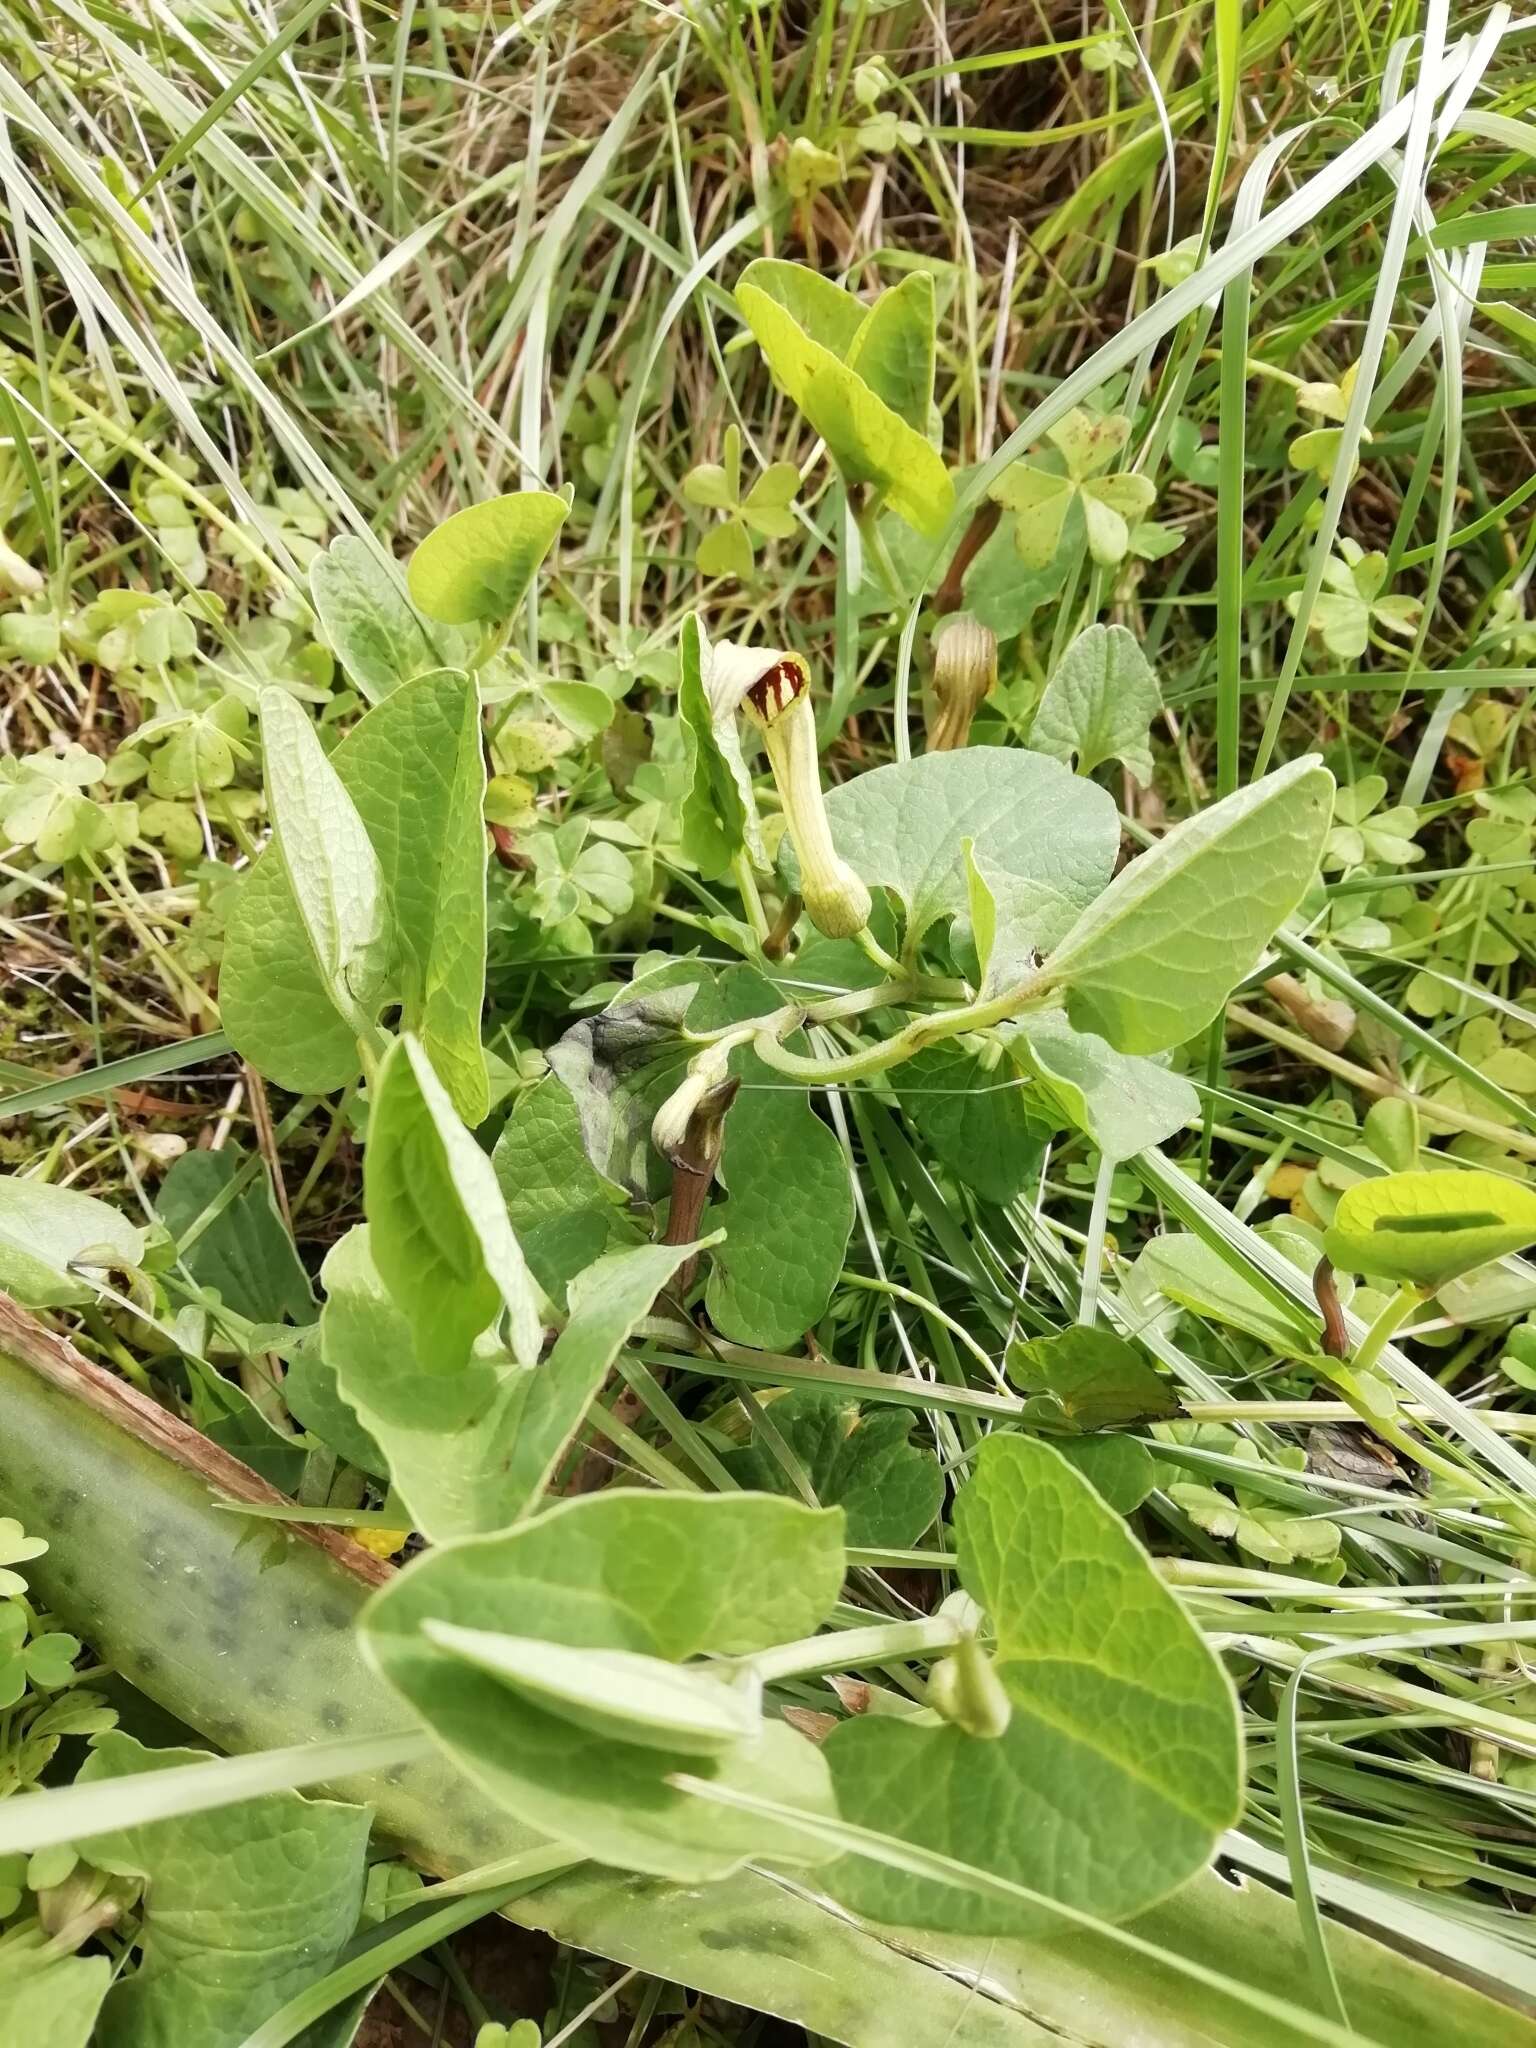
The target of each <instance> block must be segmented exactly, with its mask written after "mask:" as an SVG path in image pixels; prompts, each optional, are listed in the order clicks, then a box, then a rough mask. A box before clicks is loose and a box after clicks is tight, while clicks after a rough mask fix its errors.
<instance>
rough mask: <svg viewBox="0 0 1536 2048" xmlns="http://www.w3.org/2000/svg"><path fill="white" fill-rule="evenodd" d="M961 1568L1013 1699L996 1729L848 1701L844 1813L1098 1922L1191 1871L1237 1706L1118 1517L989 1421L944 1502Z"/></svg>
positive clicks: (861, 1887)
mask: <svg viewBox="0 0 1536 2048" xmlns="http://www.w3.org/2000/svg"><path fill="white" fill-rule="evenodd" d="M955 1538H956V1542H957V1545H958V1547H959V1551H960V1578H961V1581H962V1583H963V1585H964V1587H965V1589H966V1591H967V1592H969V1593H970V1594H971V1595H972V1597H973V1598H974V1599H975V1600H977V1601H978V1602H979V1603H980V1605H981V1606H982V1608H983V1609H984V1610H985V1612H986V1615H987V1619H988V1624H989V1626H990V1630H991V1637H992V1642H993V1645H994V1650H993V1669H994V1672H995V1674H996V1677H997V1679H998V1680H999V1681H1000V1682H1001V1685H1002V1687H1003V1690H1004V1692H1005V1693H1006V1695H1007V1697H1008V1699H1009V1701H1010V1702H1011V1704H1012V1716H1011V1718H1010V1720H1009V1722H1008V1726H1007V1728H1006V1730H1005V1732H1003V1733H1002V1734H1001V1735H995V1736H990V1737H989V1736H978V1735H970V1734H966V1733H965V1732H963V1731H962V1730H961V1729H960V1728H958V1727H954V1726H944V1727H940V1728H934V1727H930V1726H925V1725H923V1724H922V1723H921V1722H918V1721H913V1720H910V1719H904V1718H903V1719H898V1718H895V1717H892V1716H883V1715H867V1714H866V1715H859V1716H857V1717H855V1718H853V1719H851V1720H848V1721H845V1722H843V1723H842V1724H841V1725H840V1726H838V1727H837V1728H835V1729H834V1730H833V1732H832V1733H831V1735H830V1736H829V1737H828V1738H827V1740H826V1742H825V1744H824V1745H823V1751H824V1754H825V1755H826V1757H827V1760H828V1762H829V1763H830V1765H831V1768H832V1775H833V1781H834V1783H835V1786H836V1789H837V1798H838V1806H839V1809H840V1811H841V1813H842V1815H843V1817H844V1818H845V1819H846V1820H849V1821H851V1822H853V1823H854V1824H855V1825H858V1826H864V1827H871V1828H875V1829H879V1830H882V1831H884V1832H886V1833H889V1834H894V1835H899V1836H902V1837H905V1838H906V1839H908V1840H910V1841H913V1842H916V1843H918V1844H920V1845H921V1846H922V1847H924V1848H928V1849H933V1850H937V1851H939V1852H940V1853H942V1854H945V1855H949V1856H954V1857H958V1858H960V1859H961V1860H963V1861H964V1862H966V1863H969V1864H973V1865H978V1866H980V1867H981V1868H982V1869H986V1870H992V1871H996V1872H997V1873H999V1874H1000V1875H1002V1876H1004V1877H1007V1878H1010V1879H1012V1880H1013V1881H1014V1882H1015V1883H1018V1884H1022V1885H1027V1886H1028V1887H1030V1888H1031V1889H1032V1890H1035V1891H1038V1892H1043V1893H1045V1894H1046V1895H1047V1896H1049V1897H1051V1898H1055V1899H1060V1900H1062V1901H1063V1902H1064V1903H1066V1904H1068V1905H1071V1906H1075V1907H1077V1908H1079V1909H1080V1910H1083V1911H1086V1912H1090V1913H1094V1914H1097V1915H1100V1916H1102V1917H1103V1918H1106V1919H1121V1918H1125V1917H1127V1916H1128V1915H1130V1914H1132V1913H1136V1912H1139V1911H1141V1910H1142V1909H1144V1908H1145V1907H1147V1906H1149V1905H1151V1904H1152V1903H1153V1902H1154V1901H1155V1900H1157V1899H1159V1898H1161V1897H1163V1896H1165V1895H1166V1894H1167V1893H1168V1892H1170V1891H1172V1890H1173V1889H1174V1888H1175V1887H1176V1886H1178V1885H1180V1884H1182V1883H1183V1882H1184V1881H1185V1880H1186V1879H1187V1878H1189V1877H1191V1876H1193V1875H1194V1873H1195V1872H1196V1871H1197V1870H1199V1869H1200V1868H1202V1867H1203V1865H1204V1864H1205V1863H1206V1861H1207V1859H1208V1858H1209V1856H1210V1854H1211V1851H1212V1849H1213V1848H1214V1847H1215V1844H1216V1841H1217V1839H1218V1838H1219V1836H1220V1834H1221V1832H1222V1830H1223V1829H1225V1828H1227V1827H1229V1826H1231V1824H1232V1822H1233V1821H1234V1819H1235V1818H1236V1815H1237V1811H1238V1807H1239V1803H1240V1791H1241V1774H1240V1738H1239V1729H1238V1721H1237V1713H1236V1703H1235V1701H1234V1699H1233V1695H1232V1690H1231V1687H1230V1685H1229V1684H1228V1682H1227V1679H1226V1677H1225V1674H1224V1673H1223V1671H1222V1669H1221V1666H1220V1664H1219V1663H1218V1662H1217V1660H1216V1658H1215V1657H1214V1655H1213V1654H1212V1652H1211V1650H1210V1649H1209V1647H1208V1646H1207V1645H1206V1643H1205V1641H1204V1640H1203V1638H1202V1637H1201V1635H1200V1632H1199V1630H1198V1629H1197V1628H1196V1627H1195V1626H1194V1624H1193V1623H1192V1622H1191V1621H1190V1620H1189V1618H1188V1616H1187V1615H1186V1614H1185V1613H1184V1611H1183V1609H1182V1608H1181V1607H1180V1606H1179V1603H1178V1601H1177V1599H1176V1597H1175V1596H1174V1594H1173V1593H1172V1592H1171V1591H1170V1590H1169V1588H1168V1587H1166V1586H1165V1585H1164V1584H1163V1583H1162V1581H1161V1580H1160V1579H1159V1577H1158V1575H1157V1572H1156V1570H1155V1569H1154V1567H1153V1564H1152V1561H1151V1559H1150V1558H1149V1557H1148V1556H1147V1555H1146V1553H1145V1551H1143V1550H1142V1549H1141V1547H1140V1545H1139V1544H1138V1543H1137V1542H1136V1541H1135V1539H1134V1538H1133V1537H1132V1536H1131V1534H1130V1532H1129V1531H1128V1530H1127V1528H1126V1526H1125V1524H1124V1522H1123V1521H1122V1520H1121V1519H1120V1517H1119V1516H1118V1515H1116V1514H1115V1513H1114V1511H1113V1510H1112V1509H1111V1508H1110V1507H1109V1506H1107V1505H1106V1503H1105V1502H1104V1501H1103V1500H1102V1499H1101V1498H1100V1497H1099V1495H1098V1494H1097V1493H1096V1492H1095V1491H1094V1489H1093V1487H1092V1486H1091V1485H1090V1483H1089V1482H1088V1480H1087V1479H1085V1478H1083V1477H1081V1476H1080V1475H1079V1473H1078V1472H1076V1471H1075V1470H1073V1469H1072V1467H1071V1466H1070V1465H1069V1464H1068V1463H1067V1461H1066V1460H1065V1459H1063V1458H1062V1457H1060V1456H1059V1455H1058V1454H1057V1453H1056V1452H1055V1451H1054V1450H1052V1449H1051V1448H1050V1447H1049V1446H1048V1445H1046V1444H1044V1443H1040V1442H1034V1441H1030V1440H1029V1439H1026V1438H1024V1437H1020V1436H992V1437H989V1438H988V1439H987V1440H986V1442H985V1443H984V1444H983V1445H982V1447H981V1451H980V1453H979V1455H978V1457H977V1460H976V1466H975V1477H974V1478H973V1479H972V1480H971V1482H970V1484H969V1485H967V1486H966V1487H965V1488H964V1489H963V1490H962V1492H961V1494H960V1497H959V1500H958V1501H957V1503H956V1507H955ZM822 1881H823V1882H824V1883H825V1884H826V1885H827V1886H828V1888H829V1889H830V1890H832V1891H833V1892H834V1893H835V1895H836V1896H837V1897H838V1898H840V1899H841V1900H842V1901H843V1902H844V1904H846V1905H848V1906H849V1907H850V1908H852V1910H854V1911H855V1912H860V1913H866V1914H868V1915H869V1916H870V1917H871V1918H874V1919H879V1920H888V1921H896V1922H899V1923H901V1924H903V1925H908V1926H912V1925H917V1926H929V1927H938V1928H953V1929H957V1930H960V1929H963V1930H965V1931H967V1932H993V1933H1008V1934H1013V1935H1016V1934H1018V1933H1020V1932H1022V1931H1024V1930H1025V1929H1026V1928H1027V1927H1028V1925H1029V1924H1030V1922H1031V1918H1032V1916H1031V1913H1030V1911H1029V1909H1028V1908H1027V1907H1024V1906H1022V1905H1020V1904H1018V1903H1009V1904H1007V1905H1004V1904H1002V1903H1000V1902H989V1901H984V1900H982V1899H980V1898H978V1897H977V1896H976V1895H974V1894H970V1895H967V1894H962V1893H960V1892H958V1891H954V1890H951V1889H950V1888H949V1887H947V1886H943V1885H938V1884H934V1883H933V1882H931V1881H929V1880H925V1879H923V1878H919V1877H913V1876H910V1875H908V1874H907V1873H905V1872H898V1871H895V1870H892V1869H889V1868H886V1867H884V1866H880V1865H876V1864H874V1863H870V1862H865V1861H862V1860H860V1859H856V1858H852V1857H849V1858H845V1859H843V1860H842V1861H840V1862H839V1863H837V1864H836V1865H834V1866H833V1868H832V1870H831V1871H830V1872H827V1873H825V1874H824V1876H823V1879H822Z"/></svg>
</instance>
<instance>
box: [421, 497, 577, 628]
mask: <svg viewBox="0 0 1536 2048" xmlns="http://www.w3.org/2000/svg"><path fill="white" fill-rule="evenodd" d="M566 511H567V506H566V501H565V499H564V498H558V497H556V496H555V495H554V493H553V492H552V491H509V492H508V493H507V495H506V496H505V497H504V498H488V499H487V500H486V501H485V503H484V504H481V505H466V506H465V507H464V509H463V511H462V512H455V513H454V514H453V516H452V518H450V519H445V520H444V521H443V523H442V525H441V526H438V527H435V528H434V529H433V530H432V532H431V533H429V534H428V535H427V537H426V539H425V540H424V541H423V542H422V544H421V546H420V547H419V548H417V550H416V552H415V554H414V555H412V557H411V564H410V570H409V582H410V589H411V600H412V602H413V603H414V604H415V606H416V608H417V610H418V611H422V612H425V613H426V615H427V617H428V618H429V619H441V620H442V622H443V623H444V624H445V625H449V626H467V625H471V624H474V623H475V622H477V621H479V620H500V619H510V618H511V616H512V614H513V613H514V612H515V611H516V610H517V608H518V606H519V605H520V604H521V603H522V601H523V597H524V594H525V593H526V591H527V589H528V586H529V584H530V583H531V582H532V581H533V578H534V574H535V572H536V571H537V569H538V566H539V564H540V562H542V561H543V559H544V557H545V556H546V555H547V554H548V553H549V550H550V548H551V546H552V545H553V544H554V539H555V535H556V534H557V533H558V532H559V531H560V528H561V527H562V526H563V525H564V523H565V515H566Z"/></svg>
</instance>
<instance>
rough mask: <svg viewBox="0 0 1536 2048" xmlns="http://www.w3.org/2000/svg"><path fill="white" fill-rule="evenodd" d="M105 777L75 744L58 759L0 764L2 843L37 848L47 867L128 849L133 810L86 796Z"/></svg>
mask: <svg viewBox="0 0 1536 2048" xmlns="http://www.w3.org/2000/svg"><path fill="white" fill-rule="evenodd" d="M106 772H107V770H106V764H105V763H104V762H103V761H101V760H99V759H98V758H97V756H96V755H94V754H90V753H87V752H86V750H85V748H84V747H82V746H78V745H75V744H73V743H72V744H71V745H69V746H68V747H66V748H65V749H64V751H63V752H62V753H59V754H24V755H22V756H21V758H20V759H19V760H16V759H9V760H6V761H4V762H0V839H3V840H4V841H6V842H8V843H9V844H11V845H13V846H32V847H35V848H36V849H37V855H38V858H39V860H45V861H66V860H74V859H77V858H78V857H79V856H80V855H81V854H87V853H106V852H108V851H109V850H110V849H111V848H113V847H116V846H122V845H125V844H127V842H128V841H130V840H131V839H132V838H133V836H134V834H135V832H136V831H137V829H138V812H137V808H136V807H135V806H134V805H133V804H131V803H101V802H100V801H98V799H97V798H95V797H93V796H88V795H87V794H86V792H87V791H88V790H91V789H94V788H96V787H97V785H98V784H99V783H100V782H101V780H102V778H103V776H105V774H106Z"/></svg>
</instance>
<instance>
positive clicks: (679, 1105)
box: [651, 1048, 739, 1174]
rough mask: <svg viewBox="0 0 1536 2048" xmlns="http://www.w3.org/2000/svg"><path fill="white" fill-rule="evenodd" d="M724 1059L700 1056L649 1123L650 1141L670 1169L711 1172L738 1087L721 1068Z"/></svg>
mask: <svg viewBox="0 0 1536 2048" xmlns="http://www.w3.org/2000/svg"><path fill="white" fill-rule="evenodd" d="M726 1059H727V1055H726V1054H725V1053H724V1052H722V1051H717V1050H715V1049H714V1048H711V1049H710V1050H708V1051H706V1052H702V1053H700V1054H699V1056H698V1058H697V1059H696V1060H694V1061H693V1063H692V1065H691V1066H690V1067H689V1069H688V1072H687V1073H686V1074H685V1075H684V1076H683V1079H682V1081H681V1083H680V1084H679V1086H678V1087H676V1088H674V1089H673V1091H672V1093H671V1094H670V1095H669V1096H668V1097H667V1099H666V1101H665V1102H664V1103H663V1104H662V1105H661V1107H660V1109H658V1110H657V1112H656V1114H655V1116H654V1117H653V1118H652V1119H651V1143H652V1144H653V1145H654V1146H655V1147H656V1150H657V1151H658V1152H659V1153H660V1154H661V1156H662V1158H663V1159H665V1160H666V1162H667V1164H668V1165H669V1166H677V1167H682V1168H683V1169H684V1170H685V1171H686V1172H689V1173H703V1174H713V1172H714V1169H715V1164H716V1161H717V1160H718V1159H719V1157H720V1146H721V1142H722V1140H723V1137H724V1133H725V1112H726V1111H727V1110H728V1109H729V1108H730V1106H731V1104H732V1103H733V1102H734V1101H735V1100H736V1093H737V1089H738V1086H739V1083H738V1082H736V1081H734V1080H732V1079H731V1077H730V1075H729V1073H728V1072H727V1070H726Z"/></svg>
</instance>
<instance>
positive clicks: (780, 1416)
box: [725, 1387, 944, 1550]
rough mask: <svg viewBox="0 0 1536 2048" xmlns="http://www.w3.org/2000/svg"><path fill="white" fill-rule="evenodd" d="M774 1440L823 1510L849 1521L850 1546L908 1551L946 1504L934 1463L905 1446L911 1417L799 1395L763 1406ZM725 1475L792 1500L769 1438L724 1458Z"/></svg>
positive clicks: (831, 1395)
mask: <svg viewBox="0 0 1536 2048" xmlns="http://www.w3.org/2000/svg"><path fill="white" fill-rule="evenodd" d="M767 1413H768V1416H769V1420H770V1421H771V1423H772V1425H773V1431H774V1434H775V1435H776V1436H777V1437H779V1438H780V1439H781V1440H782V1441H783V1442H784V1443H785V1444H786V1445H787V1446H788V1448H789V1450H790V1451H791V1453H792V1454H793V1455H794V1457H795V1458H797V1459H798V1460H799V1463H800V1467H801V1469H802V1471H803V1472H804V1474H805V1476H806V1478H807V1480H808V1481H809V1482H810V1487H811V1491H812V1493H813V1494H814V1495H815V1497H816V1499H817V1501H818V1502H819V1503H820V1504H821V1506H822V1507H824V1508H833V1507H837V1508H841V1509H842V1510H843V1513H844V1514H845V1515H846V1516H847V1517H848V1541H849V1542H850V1543H852V1544H858V1545H862V1546H864V1547H867V1548H870V1549H889V1550H899V1549H905V1548H907V1547H908V1546H909V1545H911V1544H914V1543H915V1542H916V1541H917V1539H918V1537H919V1536H921V1535H922V1533H923V1531H924V1530H925V1529H926V1528H927V1527H928V1526H929V1524H930V1523H931V1522H932V1520H933V1518H934V1516H935V1515H936V1514H937V1513H938V1511H939V1503H940V1502H941V1501H942V1500H943V1498H944V1475H943V1473H942V1472H941V1471H940V1470H939V1465H938V1460H937V1459H936V1458H935V1457H933V1456H932V1454H931V1453H930V1452H927V1451H923V1450H920V1449H919V1448H918V1447H917V1445H916V1444H914V1443H912V1442H910V1441H909V1438H910V1437H911V1434H912V1425H913V1423H914V1422H915V1421H916V1419H917V1418H916V1417H915V1416H914V1415H913V1414H912V1413H911V1411H910V1410H903V1409H900V1408H880V1407H869V1408H861V1407H860V1406H859V1404H858V1402H857V1401H856V1400H853V1399H852V1398H851V1397H850V1396H849V1395H847V1394H844V1393H841V1392H838V1391H823V1390H822V1389H821V1388H819V1387H796V1388H795V1389H794V1390H793V1391H792V1392H791V1393H788V1394H782V1395H780V1397H779V1398H778V1400H776V1401H770V1402H769V1403H768V1408H767ZM725 1464H726V1467H727V1469H728V1470H729V1471H730V1472H731V1473H733V1474H734V1475H735V1477H736V1478H737V1479H738V1480H740V1482H741V1484H742V1485H743V1486H745V1487H749V1488H752V1489H755V1490H758V1491H761V1492H764V1493H782V1494H788V1495H790V1496H792V1497H793V1496H794V1495H795V1485H794V1480H793V1479H792V1477H791V1476H790V1474H789V1473H788V1472H787V1471H786V1470H785V1468H784V1465H783V1463H782V1461H781V1460H780V1459H779V1457H778V1456H777V1455H776V1453H775V1450H774V1446H773V1445H772V1444H771V1443H770V1442H769V1441H768V1440H767V1438H766V1436H764V1437H762V1438H761V1439H760V1440H759V1439H754V1441H753V1443H752V1445H751V1446H750V1447H749V1448H748V1449H746V1450H742V1451H731V1452H729V1453H727V1455H726V1459H725Z"/></svg>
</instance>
